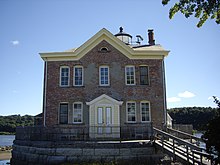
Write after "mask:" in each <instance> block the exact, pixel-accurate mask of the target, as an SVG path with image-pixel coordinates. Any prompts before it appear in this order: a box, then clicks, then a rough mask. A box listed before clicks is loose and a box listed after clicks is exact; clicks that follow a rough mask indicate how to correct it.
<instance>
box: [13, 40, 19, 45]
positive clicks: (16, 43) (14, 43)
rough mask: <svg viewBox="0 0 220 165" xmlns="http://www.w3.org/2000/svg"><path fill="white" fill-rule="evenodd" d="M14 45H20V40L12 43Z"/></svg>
mask: <svg viewBox="0 0 220 165" xmlns="http://www.w3.org/2000/svg"><path fill="white" fill-rule="evenodd" d="M11 43H12V45H19V43H20V42H19V41H18V40H14V41H11Z"/></svg>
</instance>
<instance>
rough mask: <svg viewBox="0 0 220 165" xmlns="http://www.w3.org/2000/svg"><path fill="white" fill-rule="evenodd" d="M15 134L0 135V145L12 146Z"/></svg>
mask: <svg viewBox="0 0 220 165" xmlns="http://www.w3.org/2000/svg"><path fill="white" fill-rule="evenodd" d="M14 140H15V135H0V146H12V144H13V141H14Z"/></svg>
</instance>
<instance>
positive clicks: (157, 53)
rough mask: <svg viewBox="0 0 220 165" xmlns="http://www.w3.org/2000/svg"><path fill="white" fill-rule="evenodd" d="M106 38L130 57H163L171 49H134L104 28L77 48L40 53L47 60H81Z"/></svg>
mask: <svg viewBox="0 0 220 165" xmlns="http://www.w3.org/2000/svg"><path fill="white" fill-rule="evenodd" d="M104 40H105V41H106V42H108V43H109V44H111V45H112V46H113V47H114V48H116V49H117V50H119V51H120V52H121V53H122V54H124V55H125V56H127V57H128V58H130V59H143V58H158V57H159V58H163V57H164V56H167V55H168V53H169V51H166V50H164V49H161V47H158V48H159V49H155V48H154V49H147V50H143V49H133V48H132V47H131V46H129V45H126V44H125V43H124V42H122V41H121V40H120V39H118V38H117V37H115V36H114V35H113V34H112V33H110V32H109V31H108V30H107V29H105V28H103V29H101V30H100V31H99V32H98V33H96V34H95V35H94V36H93V37H91V38H90V39H89V40H88V41H86V42H85V43H84V44H82V45H81V46H80V47H78V48H76V49H70V50H68V51H65V52H50V53H40V55H41V58H43V59H44V60H45V61H61V60H73V61H74V60H79V59H80V58H82V57H83V56H85V55H86V54H87V53H88V52H89V51H90V50H92V49H93V48H94V47H95V46H97V45H98V44H99V43H100V42H102V41H104Z"/></svg>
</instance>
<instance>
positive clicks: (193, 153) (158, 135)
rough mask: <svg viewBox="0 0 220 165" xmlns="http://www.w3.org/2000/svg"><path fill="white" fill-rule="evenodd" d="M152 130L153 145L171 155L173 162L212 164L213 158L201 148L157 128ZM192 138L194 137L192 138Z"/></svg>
mask: <svg viewBox="0 0 220 165" xmlns="http://www.w3.org/2000/svg"><path fill="white" fill-rule="evenodd" d="M153 130H154V137H155V144H156V145H157V146H158V147H160V148H161V149H162V150H163V151H164V152H167V153H168V154H169V155H171V156H172V157H173V159H174V160H175V159H179V160H181V161H184V162H185V163H188V164H210V165H211V164H212V163H213V156H212V155H210V154H208V153H206V152H205V151H204V149H203V148H200V147H198V146H197V145H195V144H192V143H191V142H188V141H187V140H183V139H181V138H178V137H176V136H174V135H171V134H169V133H167V132H164V131H162V130H159V129H157V128H153ZM172 131H174V130H172ZM192 138H195V137H194V136H192Z"/></svg>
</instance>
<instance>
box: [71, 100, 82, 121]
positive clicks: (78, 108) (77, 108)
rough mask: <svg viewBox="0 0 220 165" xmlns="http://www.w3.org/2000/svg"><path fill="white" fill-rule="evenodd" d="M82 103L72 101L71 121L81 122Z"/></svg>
mask: <svg viewBox="0 0 220 165" xmlns="http://www.w3.org/2000/svg"><path fill="white" fill-rule="evenodd" d="M82 111H83V104H82V103H80V102H79V103H73V123H82Z"/></svg>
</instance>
